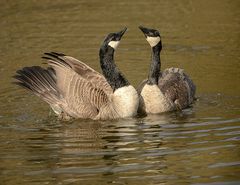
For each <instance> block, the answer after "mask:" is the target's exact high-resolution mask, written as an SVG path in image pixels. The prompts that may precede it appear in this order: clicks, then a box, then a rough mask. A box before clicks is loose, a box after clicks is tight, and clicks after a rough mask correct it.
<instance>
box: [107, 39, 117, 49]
mask: <svg viewBox="0 0 240 185" xmlns="http://www.w3.org/2000/svg"><path fill="white" fill-rule="evenodd" d="M119 44H120V41H111V42H109V43H108V45H109V46H111V47H112V48H113V49H116V48H117V47H118V45H119Z"/></svg>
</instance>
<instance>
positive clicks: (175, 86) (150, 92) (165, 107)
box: [137, 27, 196, 113]
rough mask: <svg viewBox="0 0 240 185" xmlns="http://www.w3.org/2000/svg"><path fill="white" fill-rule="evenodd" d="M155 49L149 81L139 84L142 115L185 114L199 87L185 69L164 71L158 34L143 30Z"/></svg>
mask: <svg viewBox="0 0 240 185" xmlns="http://www.w3.org/2000/svg"><path fill="white" fill-rule="evenodd" d="M140 29H141V30H142V31H143V33H144V35H145V37H146V39H147V41H148V42H149V44H150V46H151V48H152V62H151V66H150V71H149V76H148V79H146V80H144V81H143V82H142V83H140V85H139V87H138V88H137V89H138V93H139V95H140V105H139V110H138V112H139V113H162V112H169V111H174V110H182V109H184V108H187V107H189V106H190V105H191V104H192V103H193V101H194V99H195V91H196V86H195V85H194V83H193V81H192V80H191V79H190V78H189V76H188V75H186V74H185V73H184V71H183V69H179V68H174V67H172V68H168V69H165V70H164V71H161V70H160V69H161V61H160V52H161V49H162V43H161V38H160V34H159V32H158V31H157V30H154V29H148V28H144V27H140Z"/></svg>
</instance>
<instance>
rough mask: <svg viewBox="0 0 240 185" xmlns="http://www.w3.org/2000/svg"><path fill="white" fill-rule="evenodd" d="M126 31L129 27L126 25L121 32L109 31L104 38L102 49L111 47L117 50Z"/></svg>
mask: <svg viewBox="0 0 240 185" xmlns="http://www.w3.org/2000/svg"><path fill="white" fill-rule="evenodd" d="M126 31H127V28H126V27H125V28H124V29H123V30H121V31H119V32H115V33H109V34H108V35H107V36H106V38H105V39H104V41H103V44H102V47H101V49H102V50H106V49H109V48H111V49H113V50H116V49H117V47H118V45H119V44H120V40H121V38H122V36H123V35H124V33H125V32H126Z"/></svg>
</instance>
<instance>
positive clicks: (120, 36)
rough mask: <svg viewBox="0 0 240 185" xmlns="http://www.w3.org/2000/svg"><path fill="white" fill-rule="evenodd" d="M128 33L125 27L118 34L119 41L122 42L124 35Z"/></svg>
mask: <svg viewBox="0 0 240 185" xmlns="http://www.w3.org/2000/svg"><path fill="white" fill-rule="evenodd" d="M126 31H127V27H125V28H124V29H123V30H121V31H120V32H117V33H116V34H117V35H118V40H121V38H122V36H123V35H124V33H125V32H126Z"/></svg>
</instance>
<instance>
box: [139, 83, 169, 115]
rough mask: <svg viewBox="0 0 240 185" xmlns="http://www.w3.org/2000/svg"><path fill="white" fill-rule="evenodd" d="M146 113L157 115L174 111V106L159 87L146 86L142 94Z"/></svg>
mask: <svg viewBox="0 0 240 185" xmlns="http://www.w3.org/2000/svg"><path fill="white" fill-rule="evenodd" d="M141 96H142V97H143V101H144V104H145V111H146V113H152V114H157V113H161V112H168V111H171V110H173V109H174V104H173V102H171V101H170V100H169V99H167V98H166V97H165V96H164V94H163V93H162V92H161V91H160V89H159V87H158V86H157V85H148V84H146V85H145V86H144V87H143V89H142V92H141Z"/></svg>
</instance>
